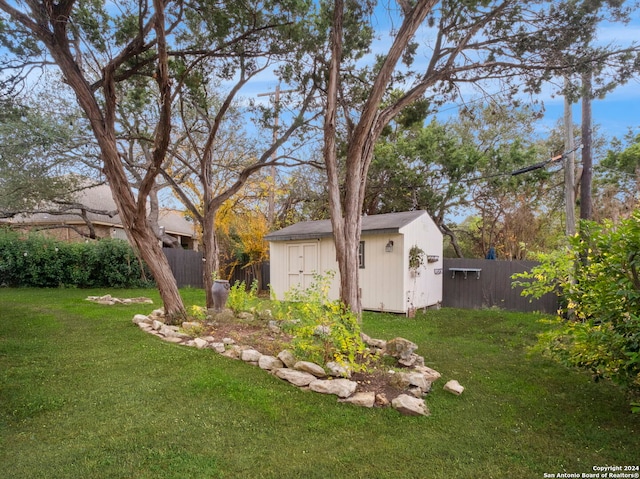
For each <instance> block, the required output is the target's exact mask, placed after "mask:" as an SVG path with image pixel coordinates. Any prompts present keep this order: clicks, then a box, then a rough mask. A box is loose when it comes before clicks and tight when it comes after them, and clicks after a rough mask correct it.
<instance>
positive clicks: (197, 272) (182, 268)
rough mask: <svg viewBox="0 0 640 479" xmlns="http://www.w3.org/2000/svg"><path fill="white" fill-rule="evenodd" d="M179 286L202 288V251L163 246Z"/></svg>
mask: <svg viewBox="0 0 640 479" xmlns="http://www.w3.org/2000/svg"><path fill="white" fill-rule="evenodd" d="M162 250H163V251H164V254H165V255H166V257H167V260H168V261H169V266H171V271H173V276H174V277H175V278H176V282H177V283H178V287H179V288H183V287H186V286H190V287H192V288H204V281H203V280H202V253H201V252H199V251H193V250H188V249H182V248H163V249H162Z"/></svg>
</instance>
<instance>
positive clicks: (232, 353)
mask: <svg viewBox="0 0 640 479" xmlns="http://www.w3.org/2000/svg"><path fill="white" fill-rule="evenodd" d="M240 353H241V350H240V347H239V346H236V345H235V344H234V345H232V346H231V347H230V348H229V349H225V351H224V352H223V353H222V355H223V356H226V357H228V358H231V359H240Z"/></svg>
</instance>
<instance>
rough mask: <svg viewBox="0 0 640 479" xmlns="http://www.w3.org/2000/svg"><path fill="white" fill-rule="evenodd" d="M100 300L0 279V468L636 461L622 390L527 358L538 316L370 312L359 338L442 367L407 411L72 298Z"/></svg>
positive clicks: (11, 472)
mask: <svg viewBox="0 0 640 479" xmlns="http://www.w3.org/2000/svg"><path fill="white" fill-rule="evenodd" d="M108 292H109V293H112V294H113V295H116V296H121V297H133V296H141V295H144V296H149V297H151V298H153V299H154V301H155V302H156V304H159V301H158V295H157V293H156V292H155V291H151V290H126V291H117V290H115V291H108ZM105 293H107V291H88V290H64V289H61V290H33V289H0V477H1V478H25V479H26V478H28V479H35V478H46V479H57V478H74V479H77V478H87V479H88V478H91V479H99V478H150V479H151V478H153V479H158V478H188V479H195V478H207V479H210V478H222V477H224V478H244V477H246V478H261V477H264V478H295V477H301V478H323V479H326V478H387V477H388V478H542V477H544V474H545V473H547V474H558V473H562V472H568V473H578V474H582V473H590V472H593V471H592V467H593V466H598V465H636V464H638V463H640V434H639V433H640V415H632V414H631V413H630V412H629V405H628V402H627V401H626V398H625V396H624V394H623V393H622V392H620V391H619V390H618V389H616V388H615V387H613V386H611V385H610V384H608V383H604V382H600V383H593V382H592V381H591V380H590V377H589V376H588V375H585V374H582V373H579V372H575V371H570V370H567V369H565V368H563V367H562V366H559V365H557V364H555V363H553V362H551V361H549V360H546V359H544V358H541V357H539V356H537V355H531V354H528V347H529V346H530V345H532V344H533V343H534V342H535V337H536V334H537V333H538V332H540V331H542V330H543V328H544V327H545V326H544V325H543V324H541V323H539V322H538V319H540V317H539V316H536V315H531V314H516V313H506V312H501V311H494V310H486V311H460V310H451V309H442V310H440V311H429V312H427V313H426V314H422V315H418V317H417V318H416V319H406V318H404V317H399V316H394V315H389V314H366V315H365V317H364V330H365V332H367V333H368V334H369V335H370V336H372V337H377V338H382V339H391V338H393V337H396V336H402V337H405V338H408V339H411V340H412V341H414V342H416V343H417V344H418V345H419V349H418V351H417V352H418V353H419V354H421V355H423V356H424V357H425V360H426V363H427V365H429V366H431V367H433V368H435V369H437V370H438V371H440V372H441V373H442V375H443V377H442V379H441V380H440V381H439V382H437V383H435V384H434V388H433V391H432V393H431V394H430V395H429V396H427V403H428V405H429V407H430V409H431V411H432V415H431V416H430V417H405V416H401V415H399V414H398V413H397V412H396V411H394V410H392V409H363V408H358V407H355V406H351V405H346V404H339V403H337V401H336V399H335V397H333V396H324V395H320V394H315V393H311V392H305V391H301V390H298V389H296V388H294V387H292V386H290V385H288V384H286V383H284V382H283V381H281V380H279V379H277V378H275V377H273V376H270V375H269V374H267V373H265V372H264V371H262V370H260V369H259V368H255V367H252V366H249V365H246V364H244V363H242V362H240V361H234V360H231V359H227V358H224V357H221V356H219V355H217V354H216V353H214V352H213V351H210V350H196V349H191V348H186V347H183V346H176V345H173V344H169V343H166V342H163V341H160V340H159V339H157V338H155V337H153V336H151V335H148V334H145V333H143V332H141V331H140V330H139V329H138V328H137V327H136V326H134V325H133V324H132V322H131V318H132V317H133V315H134V314H136V313H145V314H147V313H149V312H150V311H151V309H153V307H152V306H149V305H143V306H140V305H138V306H102V305H97V304H93V303H89V302H87V301H85V300H84V298H85V297H86V296H87V295H97V294H105ZM183 296H184V298H185V302H186V303H187V304H189V305H190V304H202V303H203V302H204V294H203V292H202V291H197V290H186V291H183ZM449 379H457V380H458V381H459V382H460V383H461V384H462V385H464V386H465V387H466V390H465V392H464V393H463V394H462V396H459V397H458V396H454V395H451V394H449V393H446V392H444V391H443V390H442V386H443V385H444V383H445V382H446V381H447V380H449Z"/></svg>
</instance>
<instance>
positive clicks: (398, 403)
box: [391, 394, 431, 416]
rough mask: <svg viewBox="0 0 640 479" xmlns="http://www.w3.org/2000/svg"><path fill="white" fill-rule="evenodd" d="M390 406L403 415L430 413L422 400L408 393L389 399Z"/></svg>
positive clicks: (425, 414)
mask: <svg viewBox="0 0 640 479" xmlns="http://www.w3.org/2000/svg"><path fill="white" fill-rule="evenodd" d="M391 406H392V407H393V408H394V409H395V410H396V411H398V412H399V413H401V414H404V415H405V416H430V415H431V413H430V412H429V409H428V408H427V405H426V404H425V402H424V399H418V398H415V397H413V396H409V395H408V394H400V396H398V397H396V398H394V399H393V401H391Z"/></svg>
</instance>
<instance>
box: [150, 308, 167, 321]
mask: <svg viewBox="0 0 640 479" xmlns="http://www.w3.org/2000/svg"><path fill="white" fill-rule="evenodd" d="M149 316H150V317H152V318H154V319H158V318H164V309H163V308H159V309H154V310H153V311H151V314H150V315H149Z"/></svg>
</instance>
